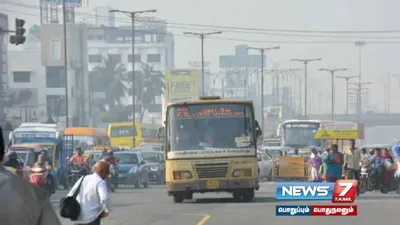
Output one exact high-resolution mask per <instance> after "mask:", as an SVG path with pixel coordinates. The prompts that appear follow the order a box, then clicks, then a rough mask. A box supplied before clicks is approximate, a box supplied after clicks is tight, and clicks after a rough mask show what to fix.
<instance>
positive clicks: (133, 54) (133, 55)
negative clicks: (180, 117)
mask: <svg viewBox="0 0 400 225" xmlns="http://www.w3.org/2000/svg"><path fill="white" fill-rule="evenodd" d="M109 12H119V13H123V14H126V15H128V16H129V17H130V18H131V25H132V111H133V113H132V126H133V134H135V133H137V132H136V125H135V123H136V106H135V103H136V101H135V100H136V93H135V86H136V76H135V75H136V74H135V18H136V16H137V15H139V14H143V13H155V12H157V10H156V9H150V10H141V11H125V10H119V9H110V10H109ZM141 104H143V103H141ZM142 107H143V106H142ZM132 147H133V148H135V147H136V138H135V136H134V137H133V146H132Z"/></svg>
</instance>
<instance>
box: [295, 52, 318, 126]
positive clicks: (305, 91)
mask: <svg viewBox="0 0 400 225" xmlns="http://www.w3.org/2000/svg"><path fill="white" fill-rule="evenodd" d="M321 60H322V59H321V58H316V59H291V61H297V62H302V63H304V117H305V118H306V119H307V88H308V86H307V72H308V71H307V68H308V63H310V62H313V61H321Z"/></svg>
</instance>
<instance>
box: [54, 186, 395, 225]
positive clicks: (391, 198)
mask: <svg viewBox="0 0 400 225" xmlns="http://www.w3.org/2000/svg"><path fill="white" fill-rule="evenodd" d="M275 188H276V184H275V183H262V184H261V189H260V190H259V191H258V192H256V200H255V201H254V202H252V203H235V202H233V201H232V198H231V196H230V195H228V194H225V193H221V194H202V195H201V194H198V195H195V198H197V199H194V200H192V201H190V202H184V203H181V204H175V203H173V202H172V199H171V198H170V197H168V196H167V195H166V193H165V189H164V187H163V186H159V185H153V186H151V187H150V188H149V189H133V188H131V187H122V188H120V189H118V190H117V191H116V193H113V194H111V198H112V203H113V212H112V213H110V216H109V217H108V218H106V219H104V220H103V221H102V224H103V225H125V224H126V225H132V224H139V225H167V224H173V225H222V224H229V225H244V224H252V225H256V224H270V223H271V219H272V220H273V222H274V223H279V225H293V224H299V222H300V224H301V225H303V224H304V225H337V224H338V221H339V223H340V224H342V225H350V224H362V223H364V224H381V223H382V219H383V218H386V219H387V221H395V220H394V219H395V217H396V214H397V213H398V205H399V202H400V195H396V194H395V193H393V192H392V193H390V194H386V195H383V194H381V193H380V192H374V193H367V194H364V195H363V196H360V197H359V198H358V200H356V204H357V205H359V216H357V217H347V218H337V217H333V218H329V219H328V218H327V217H316V218H310V217H276V216H275V205H277V204H289V205H295V204H304V205H311V204H330V202H321V201H319V202H315V201H314V202H310V201H307V202H276V200H275ZM65 193H66V192H65V191H62V190H61V191H59V192H58V193H56V194H55V195H54V196H53V197H52V202H53V204H54V206H55V207H56V210H57V207H58V201H59V199H60V198H61V197H62V196H64V195H65ZM396 218H397V217H396ZM342 221H343V222H342ZM63 224H65V225H70V224H73V223H71V222H70V221H66V220H63Z"/></svg>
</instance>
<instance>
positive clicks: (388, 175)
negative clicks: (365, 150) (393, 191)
mask: <svg viewBox="0 0 400 225" xmlns="http://www.w3.org/2000/svg"><path fill="white" fill-rule="evenodd" d="M382 157H383V158H384V159H385V161H386V163H385V164H386V165H392V166H391V168H390V167H386V169H385V178H384V182H385V184H390V183H391V182H392V179H393V177H394V172H395V170H394V169H393V168H394V167H393V165H394V160H393V157H392V156H391V155H390V154H389V150H388V149H387V148H384V149H383V152H382Z"/></svg>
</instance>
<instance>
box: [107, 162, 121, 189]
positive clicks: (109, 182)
mask: <svg viewBox="0 0 400 225" xmlns="http://www.w3.org/2000/svg"><path fill="white" fill-rule="evenodd" d="M117 178H118V177H117V176H116V167H115V166H114V165H112V164H110V175H109V176H108V178H107V181H106V182H107V188H108V191H111V192H115V188H116V185H115V183H116V182H115V180H116V179H117Z"/></svg>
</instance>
